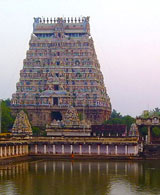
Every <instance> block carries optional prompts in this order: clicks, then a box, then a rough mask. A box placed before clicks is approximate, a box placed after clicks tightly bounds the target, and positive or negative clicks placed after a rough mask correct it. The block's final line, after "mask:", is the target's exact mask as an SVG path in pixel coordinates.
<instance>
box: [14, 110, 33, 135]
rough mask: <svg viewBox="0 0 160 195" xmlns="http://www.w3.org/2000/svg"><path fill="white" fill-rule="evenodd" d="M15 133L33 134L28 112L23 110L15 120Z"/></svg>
mask: <svg viewBox="0 0 160 195" xmlns="http://www.w3.org/2000/svg"><path fill="white" fill-rule="evenodd" d="M12 133H13V135H20V134H21V135H32V128H31V125H30V122H29V120H28V117H27V114H26V113H25V112H24V111H23V110H21V111H20V112H19V113H18V114H17V117H16V119H15V121H14V125H13V128H12Z"/></svg>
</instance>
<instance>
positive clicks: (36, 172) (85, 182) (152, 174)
mask: <svg viewBox="0 0 160 195" xmlns="http://www.w3.org/2000/svg"><path fill="white" fill-rule="evenodd" d="M159 164H160V161H145V162H144V161H143V162H142V161H139V162H137V161H136V162H131V161H114V162H113V161H100V162H97V161H53V160H52V161H49V160H48V161H46V160H39V161H29V162H21V163H16V164H12V165H5V166H0V194H1V195H32V194H33V195H49V194H53V195H108V194H109V195H135V194H136V195H139V194H140V195H143V194H145V195H152V194H154V195H155V194H156V195H157V194H160V166H159Z"/></svg>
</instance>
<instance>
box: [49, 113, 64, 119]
mask: <svg viewBox="0 0 160 195" xmlns="http://www.w3.org/2000/svg"><path fill="white" fill-rule="evenodd" d="M51 119H52V121H53V120H59V121H61V120H62V115H61V113H60V112H51Z"/></svg>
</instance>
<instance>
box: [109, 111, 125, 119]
mask: <svg viewBox="0 0 160 195" xmlns="http://www.w3.org/2000/svg"><path fill="white" fill-rule="evenodd" d="M113 118H122V115H121V113H120V112H117V111H116V110H115V109H113V111H112V113H111V119H113Z"/></svg>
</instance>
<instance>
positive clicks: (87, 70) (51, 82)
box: [12, 17, 111, 126]
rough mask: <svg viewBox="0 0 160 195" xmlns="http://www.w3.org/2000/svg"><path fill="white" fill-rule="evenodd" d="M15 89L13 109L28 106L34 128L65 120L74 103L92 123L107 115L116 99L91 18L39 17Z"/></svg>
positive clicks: (16, 110)
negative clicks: (108, 86) (107, 81)
mask: <svg viewBox="0 0 160 195" xmlns="http://www.w3.org/2000/svg"><path fill="white" fill-rule="evenodd" d="M16 87H17V91H16V93H15V94H13V95H12V111H13V113H14V114H16V113H18V112H19V111H20V110H22V109H25V110H26V111H27V112H28V116H29V119H30V121H31V124H32V125H34V126H45V125H46V124H49V123H51V122H52V121H53V120H63V117H64V115H65V113H66V111H67V110H68V107H69V106H74V107H75V108H76V109H77V111H78V113H79V117H80V118H81V120H82V119H87V120H89V121H90V122H91V124H101V123H102V122H103V121H104V120H106V119H108V118H109V116H110V113H111V103H110V99H109V96H108V95H107V91H106V88H105V86H104V81H103V75H102V73H101V71H100V64H99V62H98V59H97V55H96V52H95V48H94V42H93V39H92V37H91V36H90V25H89V17H83V18H74V19H73V18H67V19H66V18H54V19H52V18H51V19H48V18H47V19H45V18H34V23H33V33H32V35H31V39H30V42H29V50H28V51H27V54H26V59H24V62H23V69H22V70H21V71H20V80H19V82H18V83H17V85H16Z"/></svg>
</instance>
